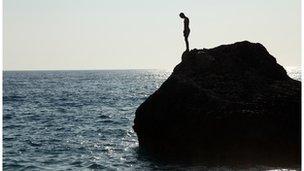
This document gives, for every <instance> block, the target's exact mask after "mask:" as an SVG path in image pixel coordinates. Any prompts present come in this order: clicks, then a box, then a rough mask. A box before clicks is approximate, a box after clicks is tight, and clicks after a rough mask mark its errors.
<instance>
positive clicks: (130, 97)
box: [3, 69, 301, 171]
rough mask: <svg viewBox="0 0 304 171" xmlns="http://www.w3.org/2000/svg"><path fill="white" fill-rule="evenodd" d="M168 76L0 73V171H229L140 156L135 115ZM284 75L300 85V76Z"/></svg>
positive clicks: (296, 72) (151, 72)
mask: <svg viewBox="0 0 304 171" xmlns="http://www.w3.org/2000/svg"><path fill="white" fill-rule="evenodd" d="M169 75H170V72H168V71H161V70H105V71H5V72H3V167H4V170H14V171H15V170H103V169H105V170H164V169H167V170H173V169H177V168H183V169H194V170H202V169H204V170H205V169H210V170H234V169H235V168H233V167H231V166H222V165H220V164H219V165H218V166H205V165H204V163H191V164H189V163H178V164H173V163H166V162H163V161H158V160H156V159H153V158H151V157H150V156H148V155H146V154H143V153H141V152H140V150H139V149H138V142H137V137H136V134H135V133H134V131H133V130H132V125H133V119H134V115H135V110H136V108H137V107H138V106H139V105H140V104H141V103H142V102H143V101H144V100H145V99H146V98H147V97H148V96H149V95H150V94H152V93H153V92H154V91H155V90H157V89H158V87H159V86H160V85H161V84H162V83H163V82H164V81H165V79H166V78H167V77H168V76H169ZM289 75H290V76H291V77H293V78H295V79H298V80H300V79H301V73H300V69H293V70H290V72H289ZM240 169H245V170H247V169H250V170H261V169H262V170H265V169H276V168H273V167H269V166H245V167H241V168H240ZM279 169H280V168H279ZM287 169H290V168H287Z"/></svg>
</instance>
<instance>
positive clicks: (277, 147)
mask: <svg viewBox="0 0 304 171" xmlns="http://www.w3.org/2000/svg"><path fill="white" fill-rule="evenodd" d="M300 92H301V82H299V81H296V80H293V79H291V78H290V77H289V76H288V75H287V74H286V71H285V70H284V68H283V67H282V66H280V65H279V64H278V63H277V62H276V59H275V58H274V57H273V56H271V55H270V54H269V53H268V52H267V50H266V48H265V47H264V46H262V45H261V44H258V43H250V42H248V41H243V42H237V43H234V44H231V45H222V46H219V47H216V48H213V49H202V50H197V49H194V50H191V51H190V52H184V54H183V56H182V62H181V63H180V64H178V65H177V66H176V67H175V68H174V71H173V73H172V74H171V75H170V77H169V78H168V79H167V80H166V81H165V82H164V83H163V84H162V86H161V87H160V88H159V89H158V90H157V91H156V92H155V93H153V94H152V95H151V96H150V97H149V98H148V99H147V100H146V101H145V102H143V103H142V104H141V105H140V106H139V108H138V109H137V111H136V116H135V120H134V126H133V128H134V130H135V132H136V133H137V136H138V140H139V145H140V147H141V148H143V149H145V150H147V151H148V152H151V153H153V154H156V155H159V156H180V157H186V158H203V159H208V160H216V161H225V160H238V159H244V160H248V161H254V160H261V161H265V160H272V161H274V162H276V161H278V162H281V161H286V162H290V161H291V162H294V163H299V162H300V153H301V129H300V128H301V95H300Z"/></svg>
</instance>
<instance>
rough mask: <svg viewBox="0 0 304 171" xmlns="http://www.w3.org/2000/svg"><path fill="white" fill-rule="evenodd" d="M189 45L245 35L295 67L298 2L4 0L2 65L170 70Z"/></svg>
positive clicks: (211, 43)
mask: <svg viewBox="0 0 304 171" xmlns="http://www.w3.org/2000/svg"><path fill="white" fill-rule="evenodd" d="M181 11H183V12H184V13H185V14H186V15H187V16H188V17H189V18H190V29H191V33H190V36H189V41H190V48H191V49H192V48H212V47H215V46H219V45H221V44H229V43H234V42H236V41H242V40H249V41H251V42H260V43H262V44H263V45H264V46H265V47H266V48H267V49H268V51H269V52H270V53H271V54H272V55H273V56H275V57H276V58H277V61H278V62H279V63H280V64H281V65H283V66H300V60H301V51H300V50H301V49H300V40H301V37H300V31H301V30H300V0H229V1H228V0H217V1H216V0H166V1H164V0H153V1H152V0H150V1H147V0H4V17H3V19H4V34H3V36H4V49H3V50H4V69H5V70H24V69H44V70H48V69H58V70H61V69H136V68H137V69H145V68H149V69H151V68H160V69H172V68H173V67H174V66H175V65H176V64H177V63H178V62H180V59H181V54H182V52H183V51H184V50H185V45H184V40H183V34H182V30H183V21H182V19H180V18H179V17H178V14H179V12H181Z"/></svg>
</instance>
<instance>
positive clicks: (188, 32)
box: [179, 12, 190, 51]
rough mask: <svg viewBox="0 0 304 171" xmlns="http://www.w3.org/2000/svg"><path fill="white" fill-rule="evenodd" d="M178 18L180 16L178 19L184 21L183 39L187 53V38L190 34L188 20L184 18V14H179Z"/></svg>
mask: <svg viewBox="0 0 304 171" xmlns="http://www.w3.org/2000/svg"><path fill="white" fill-rule="evenodd" d="M179 16H180V18H183V19H184V37H185V42H186V48H187V51H189V42H188V36H189V34H190V29H189V18H188V17H186V16H185V14H184V13H182V12H181V13H180V14H179Z"/></svg>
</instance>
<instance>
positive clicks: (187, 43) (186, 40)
mask: <svg viewBox="0 0 304 171" xmlns="http://www.w3.org/2000/svg"><path fill="white" fill-rule="evenodd" d="M185 42H186V50H187V51H189V42H188V36H187V37H186V36H185Z"/></svg>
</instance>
